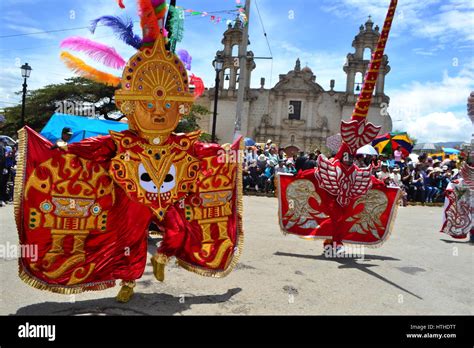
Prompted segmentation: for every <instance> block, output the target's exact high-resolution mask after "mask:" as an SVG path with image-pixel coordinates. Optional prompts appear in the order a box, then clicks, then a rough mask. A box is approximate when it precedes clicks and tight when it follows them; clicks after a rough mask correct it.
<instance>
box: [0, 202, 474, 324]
mask: <svg viewBox="0 0 474 348" xmlns="http://www.w3.org/2000/svg"><path fill="white" fill-rule="evenodd" d="M244 207H245V216H244V218H245V221H244V227H245V233H246V235H245V239H246V241H245V246H244V253H243V255H242V257H241V260H240V263H239V265H238V266H237V268H236V269H235V270H234V272H232V273H231V274H230V275H229V276H227V277H226V278H223V279H213V278H206V277H201V276H198V275H195V274H193V273H190V272H187V271H185V270H184V269H181V268H179V267H177V266H175V265H174V264H173V265H170V266H168V268H167V274H166V276H167V279H166V281H165V283H159V282H157V281H155V280H154V278H153V274H152V272H151V271H152V270H151V265H150V263H148V265H147V269H146V270H145V274H144V276H143V278H142V279H141V280H140V281H139V283H138V285H137V288H136V291H137V293H136V294H135V296H134V298H133V299H132V300H131V301H130V302H129V303H127V304H118V303H116V302H115V300H114V297H115V295H116V292H117V291H118V286H117V287H115V288H112V289H109V290H105V291H101V292H92V293H85V294H79V295H59V294H53V293H49V292H46V291H40V290H36V289H33V288H30V287H29V286H27V285H26V284H24V283H23V282H22V281H21V280H20V279H19V278H18V276H17V260H16V259H15V258H6V259H5V258H2V259H0V265H1V267H0V287H1V293H0V314H3V315H5V314H30V315H45V314H46V315H47V314H54V315H63V314H64V315H70V314H75V315H91V314H97V315H101V314H127V315H134V314H138V315H140V314H153V315H193V314H204V315H206V314H217V315H220V314H230V315H245V314H270V315H271V314H280V315H285V314H315V315H318V314H425V315H428V314H431V315H442V314H473V312H474V310H473V300H472V299H473V289H474V286H473V285H474V284H473V282H474V280H473V277H472V274H473V246H472V244H468V243H466V242H463V241H456V240H453V239H451V238H450V237H448V236H445V235H442V234H440V233H438V232H437V231H438V229H439V226H440V224H441V208H439V207H420V206H415V207H406V208H400V209H399V212H398V216H397V219H396V223H395V227H394V230H393V232H392V236H391V237H390V239H389V240H388V241H387V242H386V243H385V244H384V245H383V246H382V247H380V248H376V249H368V248H366V249H365V255H364V259H363V260H362V259H360V258H347V259H332V260H327V259H325V258H324V257H322V255H321V254H322V243H321V242H320V241H306V240H302V239H299V238H296V237H294V236H283V235H282V234H281V233H280V231H279V227H278V223H277V218H276V209H277V201H276V199H275V198H267V197H245V198H244ZM0 229H1V233H0V246H7V245H8V244H13V243H17V236H16V230H15V225H14V220H13V206H11V205H10V206H8V207H5V208H0ZM153 244H154V242H152V243H150V245H149V251H150V252H153V251H154V245H153Z"/></svg>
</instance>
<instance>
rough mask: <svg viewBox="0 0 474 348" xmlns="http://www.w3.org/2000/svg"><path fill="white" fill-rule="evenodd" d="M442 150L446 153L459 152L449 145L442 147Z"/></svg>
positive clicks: (455, 153)
mask: <svg viewBox="0 0 474 348" xmlns="http://www.w3.org/2000/svg"><path fill="white" fill-rule="evenodd" d="M443 152H444V153H445V154H447V155H459V154H460V153H461V151H459V150H458V149H453V148H451V147H444V148H443Z"/></svg>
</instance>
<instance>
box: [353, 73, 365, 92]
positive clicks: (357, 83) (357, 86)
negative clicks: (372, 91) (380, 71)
mask: <svg viewBox="0 0 474 348" xmlns="http://www.w3.org/2000/svg"><path fill="white" fill-rule="evenodd" d="M363 82H364V76H363V75H362V73H360V72H358V73H356V75H355V79H354V94H360V91H361V90H362V83H363Z"/></svg>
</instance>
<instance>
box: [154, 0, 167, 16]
mask: <svg viewBox="0 0 474 348" xmlns="http://www.w3.org/2000/svg"><path fill="white" fill-rule="evenodd" d="M151 5H152V6H153V8H154V9H155V16H156V19H157V20H160V19H163V18H165V15H166V9H167V4H166V0H151Z"/></svg>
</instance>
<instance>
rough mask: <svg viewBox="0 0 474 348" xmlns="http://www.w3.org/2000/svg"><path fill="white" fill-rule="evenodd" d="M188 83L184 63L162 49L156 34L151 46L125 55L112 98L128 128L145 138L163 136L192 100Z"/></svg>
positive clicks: (160, 37) (161, 38)
mask: <svg viewBox="0 0 474 348" xmlns="http://www.w3.org/2000/svg"><path fill="white" fill-rule="evenodd" d="M188 84H189V80H188V74H187V72H186V69H185V67H184V64H183V63H182V62H181V60H180V59H179V57H178V56H177V55H175V54H173V53H172V52H170V51H167V50H166V48H165V45H164V38H163V36H162V35H158V37H157V39H156V41H155V43H154V45H153V46H152V47H145V48H143V49H142V50H141V51H139V52H137V53H136V54H135V55H134V56H132V57H131V58H130V59H129V61H128V63H127V65H126V67H125V69H124V72H123V76H122V82H121V89H118V90H117V91H116V92H115V102H116V104H117V106H118V107H119V108H120V110H121V111H122V112H123V113H124V114H125V115H127V117H128V119H129V124H130V128H131V129H134V130H136V131H137V132H138V133H140V134H141V135H142V136H144V137H146V138H152V137H155V138H156V136H164V135H166V136H167V135H169V134H170V133H171V132H172V131H173V130H174V129H175V128H176V125H177V124H178V122H179V119H180V118H181V116H182V115H184V114H187V113H188V112H189V110H190V107H191V105H192V103H193V102H194V96H193V93H191V92H190V91H189V86H188ZM162 140H164V139H162Z"/></svg>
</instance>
